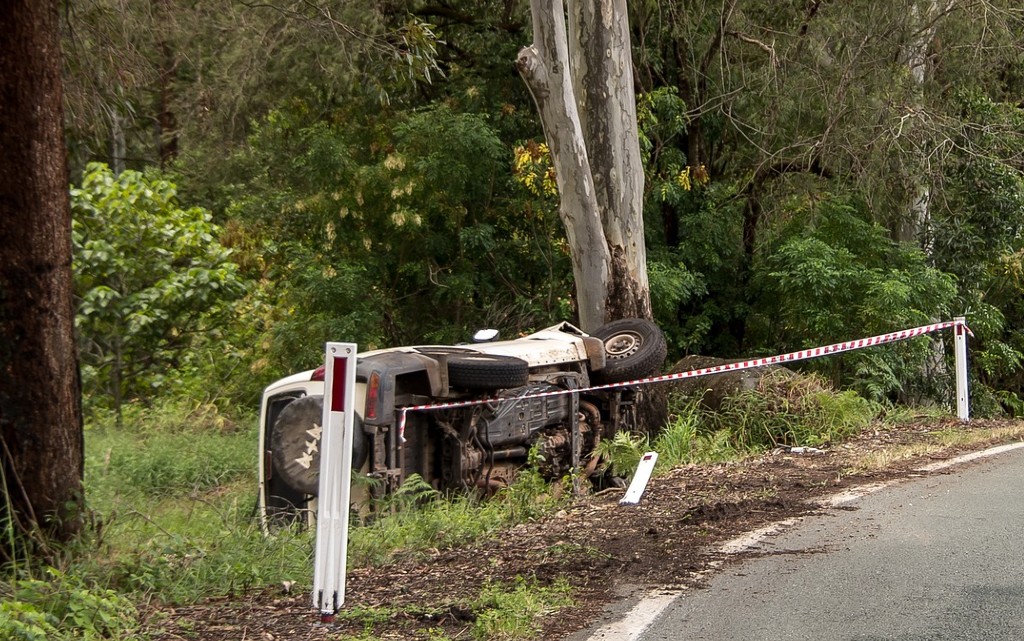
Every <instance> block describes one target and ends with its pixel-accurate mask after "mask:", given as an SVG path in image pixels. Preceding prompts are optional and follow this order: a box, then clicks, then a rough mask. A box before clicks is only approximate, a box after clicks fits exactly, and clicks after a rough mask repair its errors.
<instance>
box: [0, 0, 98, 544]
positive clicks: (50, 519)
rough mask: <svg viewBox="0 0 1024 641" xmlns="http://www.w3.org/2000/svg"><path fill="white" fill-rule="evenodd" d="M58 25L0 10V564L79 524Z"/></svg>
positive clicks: (22, 4)
mask: <svg viewBox="0 0 1024 641" xmlns="http://www.w3.org/2000/svg"><path fill="white" fill-rule="evenodd" d="M57 19H58V6H57V2H35V1H32V0H26V1H21V0H15V1H12V2H6V3H4V4H3V6H2V8H0V22H2V23H3V25H4V37H3V39H2V40H0V97H2V98H0V99H2V101H3V108H2V109H0V221H2V223H0V246H2V247H3V250H2V251H0V485H2V488H3V496H0V533H2V534H3V535H2V537H0V539H2V542H0V561H9V560H12V559H15V558H19V556H20V554H21V553H23V552H24V551H25V550H26V549H33V548H34V549H36V550H37V551H38V550H39V546H40V545H42V546H45V545H46V543H47V540H48V539H49V538H55V539H58V540H66V539H67V538H69V537H70V536H72V535H73V534H74V533H75V532H76V531H77V530H78V528H79V524H80V521H79V515H78V509H79V507H80V506H81V498H82V497H81V483H82V466H83V453H82V413H81V403H80V400H81V397H80V392H79V385H78V368H77V353H76V351H75V344H74V325H73V323H74V312H73V308H72V289H71V212H70V208H69V206H68V191H67V169H66V168H65V165H64V158H65V150H64V135H63V128H62V106H61V77H60V45H59V34H58V22H57ZM39 534H41V535H42V536H40V537H37V536H36V535H39ZM25 542H30V546H29V547H27V548H26V547H23V546H22V545H21V544H22V543H25ZM44 549H45V548H44Z"/></svg>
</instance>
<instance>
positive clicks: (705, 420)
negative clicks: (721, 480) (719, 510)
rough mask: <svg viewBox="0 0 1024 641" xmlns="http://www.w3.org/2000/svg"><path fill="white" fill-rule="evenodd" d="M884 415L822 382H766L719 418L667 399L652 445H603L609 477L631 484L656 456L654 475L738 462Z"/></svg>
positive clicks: (816, 441)
mask: <svg viewBox="0 0 1024 641" xmlns="http://www.w3.org/2000/svg"><path fill="white" fill-rule="evenodd" d="M880 411H881V408H880V407H879V406H877V405H875V404H873V403H871V402H869V401H867V400H865V399H864V398H862V397H860V396H858V395H857V394H855V393H854V392H836V391H833V390H831V389H829V388H828V387H827V386H826V385H825V384H824V383H823V382H822V380H821V379H820V378H818V377H815V376H802V375H796V376H791V377H785V378H783V377H772V376H768V377H765V378H764V379H762V381H761V383H760V385H759V386H758V387H757V388H756V389H753V390H747V391H744V392H742V393H740V394H738V395H736V396H733V397H731V398H727V399H726V400H725V402H724V403H723V405H722V407H721V409H720V411H718V412H709V411H707V410H705V409H703V408H702V407H701V405H700V401H699V399H693V398H687V397H681V396H670V398H669V421H668V423H667V425H666V426H665V428H664V429H663V430H662V431H661V432H659V433H658V434H657V435H656V436H654V437H653V438H652V437H650V436H648V435H637V434H627V433H623V432H620V433H618V434H616V435H615V438H614V439H612V440H610V441H604V442H602V443H601V445H600V448H599V450H598V451H599V453H600V454H601V455H602V456H603V457H604V458H605V460H606V465H608V466H609V467H610V469H611V471H612V472H613V473H614V474H616V475H618V476H623V477H628V476H629V475H631V474H632V473H633V471H634V470H635V469H636V466H637V465H638V464H639V462H640V458H641V457H642V456H643V454H644V453H645V452H648V451H655V452H657V453H658V462H657V465H656V467H655V473H656V474H660V473H664V472H666V471H668V470H670V469H672V468H674V467H677V466H679V465H686V464H689V463H715V462H722V461H729V460H736V459H739V458H743V457H745V456H750V455H753V454H757V453H760V452H764V451H765V450H768V449H771V448H774V447H777V446H779V445H806V446H821V445H825V444H828V443H834V442H839V441H842V440H843V439H845V438H848V437H850V436H852V435H853V434H856V433H857V432H859V431H860V430H862V429H864V428H866V427H867V426H868V425H870V424H871V422H872V421H873V420H874V419H875V418H876V417H877V416H878V414H879V412H880Z"/></svg>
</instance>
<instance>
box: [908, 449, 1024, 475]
mask: <svg viewBox="0 0 1024 641" xmlns="http://www.w3.org/2000/svg"><path fill="white" fill-rule="evenodd" d="M1022 447H1024V443H1010V444H1009V445H1000V446H998V447H992V448H989V449H987V450H982V451H980V452H971V453H970V454H964V455H963V456H958V457H956V458H951V459H949V460H947V461H938V462H936V463H930V464H928V465H925V466H924V467H919V468H917V469H916V470H914V471H915V472H938V471H939V470H944V469H946V468H949V467H953V466H954V465H961V464H963V463H970V462H971V461H976V460H978V459H980V458H987V457H989V456H996V455H997V454H1003V453H1005V452H1012V451H1013V450H1017V449H1020V448H1022Z"/></svg>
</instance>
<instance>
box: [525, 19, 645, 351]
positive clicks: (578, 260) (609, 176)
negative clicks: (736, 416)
mask: <svg viewBox="0 0 1024 641" xmlns="http://www.w3.org/2000/svg"><path fill="white" fill-rule="evenodd" d="M530 8H531V12H532V16H533V38H534V42H533V44H532V45H530V46H529V47H526V48H525V49H523V50H522V51H520V52H519V59H518V61H517V66H518V68H519V73H520V75H522V77H523V80H524V81H525V82H526V86H527V87H528V88H529V89H530V92H531V94H532V95H533V98H534V101H535V102H536V103H537V109H538V111H539V112H540V119H541V124H542V125H543V127H544V135H545V138H546V139H547V142H548V147H549V148H550V149H551V159H552V163H553V164H554V167H555V176H556V181H557V183H558V191H559V194H560V196H561V200H560V204H559V213H560V215H561V218H562V223H563V224H564V225H565V230H566V235H567V237H568V240H569V247H570V251H571V253H572V260H573V270H574V276H575V279H576V299H577V304H578V307H579V315H580V325H581V326H582V327H583V329H585V330H587V331H593V330H594V329H596V328H597V327H600V326H601V325H603V324H605V323H606V322H608V321H610V320H615V319H618V318H625V317H639V318H651V301H650V288H649V285H648V282H647V254H646V249H645V245H644V227H643V189H644V173H643V166H642V164H641V160H640V141H639V136H638V133H637V122H636V97H635V94H634V89H633V65H632V57H631V52H630V36H629V21H628V18H627V13H626V3H625V0H601V1H600V2H597V3H596V4H595V3H588V2H579V1H577V0H570V3H569V16H570V23H569V27H570V28H569V30H568V31H567V29H566V21H565V9H564V6H563V3H562V1H561V0H555V1H554V2H544V1H543V0H532V1H531V4H530ZM570 52H571V53H570Z"/></svg>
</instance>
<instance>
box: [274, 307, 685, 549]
mask: <svg viewBox="0 0 1024 641" xmlns="http://www.w3.org/2000/svg"><path fill="white" fill-rule="evenodd" d="M665 355H666V345H665V338H664V336H663V335H662V333H661V330H659V329H658V327H657V326H656V325H655V324H654V323H652V322H650V321H646V320H641V319H623V320H619V321H615V322H612V323H609V324H607V325H605V326H604V327H602V328H600V329H599V330H598V331H596V332H594V333H593V334H592V335H588V334H586V333H584V332H583V331H582V330H580V329H578V328H576V327H574V326H573V325H571V324H569V323H560V324H558V325H554V326H552V327H549V328H547V329H544V330H541V331H539V332H536V333H533V334H529V335H527V336H523V337H521V338H517V339H515V340H507V341H493V342H484V343H474V344H471V345H459V346H438V345H429V346H417V347H395V348H389V349H382V350H375V351H371V352H364V353H360V354H359V355H358V357H357V366H356V390H355V403H354V407H356V408H357V411H356V416H355V429H354V437H353V455H352V457H353V462H352V469H353V470H356V471H357V472H356V473H357V474H359V475H362V476H363V477H364V478H366V479H369V480H370V482H368V483H357V484H356V485H355V486H354V489H353V496H354V497H355V498H354V500H355V501H359V502H363V503H367V502H368V501H369V500H370V499H372V498H374V497H379V496H383V495H385V494H387V493H389V492H392V491H394V490H395V489H397V488H398V487H399V486H400V485H401V484H402V482H403V481H405V479H406V478H408V477H409V476H410V475H412V474H418V475H420V476H421V477H422V478H423V480H424V481H426V482H427V483H429V484H430V485H432V486H433V487H434V488H436V489H438V490H441V491H449V490H468V489H474V488H480V489H483V490H494V489H497V488H500V487H501V486H503V485H506V484H507V483H509V482H511V480H512V478H513V477H514V475H515V472H516V470H517V469H518V468H520V467H521V466H523V465H524V464H526V462H527V458H528V455H529V452H530V450H531V449H533V448H537V450H538V453H539V454H540V456H539V457H538V460H539V461H541V466H542V471H543V472H544V473H545V475H547V476H549V477H551V478H557V477H560V476H562V475H565V474H567V473H569V472H570V471H571V470H573V469H579V470H582V471H584V472H590V473H594V472H595V467H596V460H595V459H593V457H591V456H590V454H591V453H592V452H593V451H594V449H595V448H596V447H597V444H598V443H599V442H600V441H601V440H602V439H605V438H609V437H611V436H613V435H614V434H615V433H616V432H617V431H619V430H622V429H627V430H628V429H632V428H634V427H635V416H636V412H635V401H636V397H637V394H638V391H637V390H636V389H633V388H630V387H628V386H626V387H610V388H605V389H597V390H593V389H589V388H591V387H593V386H595V385H608V384H613V383H623V382H629V381H633V380H636V379H639V378H643V377H645V376H649V375H651V374H653V373H655V372H657V371H658V370H659V369H660V367H661V366H662V364H663V362H664V360H665ZM577 390H578V391H577ZM323 391H324V383H323V370H322V368H321V369H318V370H310V371H307V372H302V373H300V374H295V375H293V376H289V377H287V378H284V379H281V380H279V381H277V382H275V383H273V384H272V385H270V386H268V387H267V388H266V390H264V393H263V401H262V405H261V408H260V435H259V439H260V449H259V455H260V466H259V484H260V515H261V519H262V521H263V524H264V526H265V527H266V528H268V529H272V528H274V527H275V526H280V525H283V524H288V523H292V522H295V521H301V520H305V518H306V517H307V516H308V515H309V514H311V513H312V512H313V511H314V510H315V507H316V494H317V488H318V483H319V468H320V451H319V445H320V436H321V421H322V416H323ZM547 392H559V393H556V394H545V393H547ZM483 399H491V400H490V402H486V403H480V404H474V405H469V406H460V407H453V408H442V409H429V410H418V411H411V412H407V414H406V422H405V426H404V430H403V434H399V419H400V414H401V413H402V412H401V408H403V407H413V406H423V405H431V404H440V403H457V402H459V401H467V400H483ZM403 438H404V440H403ZM588 465H589V468H588V467H587V466H588Z"/></svg>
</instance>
